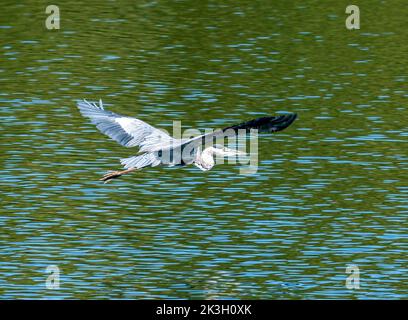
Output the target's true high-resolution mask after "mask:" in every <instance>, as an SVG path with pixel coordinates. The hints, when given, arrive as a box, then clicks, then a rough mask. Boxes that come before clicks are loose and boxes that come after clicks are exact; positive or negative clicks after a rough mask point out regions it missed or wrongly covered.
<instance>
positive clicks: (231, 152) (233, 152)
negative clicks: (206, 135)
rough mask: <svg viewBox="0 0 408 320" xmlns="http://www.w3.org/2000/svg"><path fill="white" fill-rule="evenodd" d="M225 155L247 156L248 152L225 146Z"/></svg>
mask: <svg viewBox="0 0 408 320" xmlns="http://www.w3.org/2000/svg"><path fill="white" fill-rule="evenodd" d="M224 155H225V156H227V157H229V156H246V155H247V153H246V152H243V151H239V150H234V149H229V148H224Z"/></svg>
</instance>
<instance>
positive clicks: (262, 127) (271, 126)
mask: <svg viewBox="0 0 408 320" xmlns="http://www.w3.org/2000/svg"><path fill="white" fill-rule="evenodd" d="M296 117H297V114H296V113H290V114H284V115H280V116H271V117H262V118H257V119H253V120H250V121H246V122H243V123H240V124H237V125H234V126H230V127H226V128H224V129H222V130H216V131H214V132H211V133H208V134H205V135H201V136H198V137H194V138H192V139H190V140H187V141H184V142H183V144H182V148H184V147H186V146H187V145H188V146H189V147H191V145H199V144H205V143H206V142H207V143H208V142H211V140H212V139H214V138H217V137H221V136H224V137H230V136H234V135H237V134H240V133H241V131H240V130H242V131H243V133H249V132H250V131H251V129H257V130H258V132H261V133H262V132H263V133H265V132H266V133H268V132H277V131H281V130H283V129H285V128H287V127H288V126H290V124H291V123H292V122H293V121H295V119H296Z"/></svg>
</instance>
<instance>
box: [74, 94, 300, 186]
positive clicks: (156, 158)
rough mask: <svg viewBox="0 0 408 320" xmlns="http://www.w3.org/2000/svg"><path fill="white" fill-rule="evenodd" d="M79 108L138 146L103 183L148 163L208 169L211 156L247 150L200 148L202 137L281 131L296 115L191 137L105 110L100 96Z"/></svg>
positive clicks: (119, 137)
mask: <svg viewBox="0 0 408 320" xmlns="http://www.w3.org/2000/svg"><path fill="white" fill-rule="evenodd" d="M78 108H79V111H80V112H81V113H82V115H83V116H84V117H88V118H90V119H91V122H92V123H93V124H95V125H96V127H97V128H98V129H99V130H100V131H101V132H102V133H104V134H106V135H107V136H109V137H110V138H112V139H113V140H115V141H116V142H118V143H120V144H121V145H122V146H125V147H128V148H129V147H135V146H138V147H139V148H140V149H139V153H140V154H139V155H136V156H132V157H130V158H124V159H121V160H120V162H121V164H122V165H123V166H124V168H125V170H123V171H111V172H108V173H107V174H105V175H104V176H103V177H102V178H101V179H100V180H102V181H104V182H105V183H106V182H108V181H110V180H111V179H114V178H118V177H120V176H121V175H123V174H126V173H129V172H132V171H134V170H138V169H142V168H145V167H149V166H151V167H155V166H158V165H164V166H185V165H189V164H194V165H195V166H196V167H198V168H200V169H201V170H203V171H208V170H210V169H211V168H212V167H213V166H214V165H215V161H214V156H220V157H229V156H240V155H246V153H244V152H241V151H238V150H233V149H229V148H225V147H223V146H221V145H217V144H213V145H211V146H208V147H206V148H202V145H204V143H203V142H204V141H209V140H211V141H213V140H214V138H217V137H228V136H233V135H237V134H241V133H242V132H244V133H250V131H251V129H257V130H258V132H277V131H281V130H283V129H285V128H287V127H288V126H289V125H290V124H291V123H292V122H293V121H294V120H295V119H296V116H297V115H296V114H295V113H291V114H285V115H279V116H270V117H262V118H257V119H254V120H250V121H246V122H243V123H241V124H237V125H233V126H230V127H226V128H224V129H222V130H218V131H214V132H211V133H207V134H204V135H200V136H197V137H194V138H191V139H175V138H172V137H171V136H169V135H168V134H166V133H165V132H163V131H161V130H159V129H156V128H154V127H153V126H151V125H149V124H147V123H146V122H143V121H142V120H139V119H136V118H132V117H128V116H122V115H119V114H116V113H113V112H111V111H108V110H105V109H104V107H103V103H102V100H99V105H98V104H97V103H95V102H88V101H86V100H84V101H80V102H78Z"/></svg>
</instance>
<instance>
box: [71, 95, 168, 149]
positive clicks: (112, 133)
mask: <svg viewBox="0 0 408 320" xmlns="http://www.w3.org/2000/svg"><path fill="white" fill-rule="evenodd" d="M78 108H79V111H80V112H81V113H82V115H83V116H84V117H88V118H90V119H91V122H92V123H93V124H95V125H96V127H97V128H98V129H99V130H100V131H101V132H102V133H104V134H106V135H107V136H109V137H110V138H112V139H113V140H115V141H116V142H118V143H120V144H121V145H122V146H125V147H134V146H139V147H140V152H144V151H156V150H160V149H162V148H163V147H166V146H168V145H171V144H172V143H174V142H176V139H173V138H172V137H170V136H169V135H168V134H166V133H164V132H163V131H161V130H159V129H156V128H154V127H152V126H151V125H149V124H147V123H146V122H143V121H142V120H139V119H135V118H131V117H127V116H121V115H119V114H116V113H113V112H110V111H107V110H105V109H104V108H103V104H102V100H99V105H98V104H97V103H94V102H88V101H86V100H84V101H80V102H78Z"/></svg>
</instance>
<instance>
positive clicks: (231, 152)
mask: <svg viewBox="0 0 408 320" xmlns="http://www.w3.org/2000/svg"><path fill="white" fill-rule="evenodd" d="M213 149H214V150H213V152H214V154H216V155H218V156H221V157H231V156H246V155H247V154H246V153H245V152H242V151H239V150H236V149H229V148H227V147H224V146H223V145H220V144H215V145H214V146H213Z"/></svg>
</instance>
